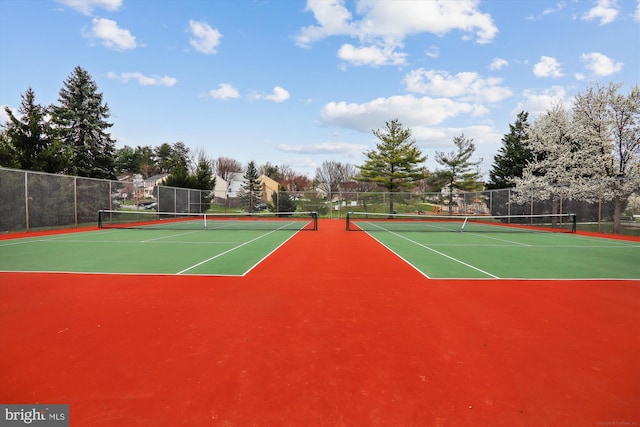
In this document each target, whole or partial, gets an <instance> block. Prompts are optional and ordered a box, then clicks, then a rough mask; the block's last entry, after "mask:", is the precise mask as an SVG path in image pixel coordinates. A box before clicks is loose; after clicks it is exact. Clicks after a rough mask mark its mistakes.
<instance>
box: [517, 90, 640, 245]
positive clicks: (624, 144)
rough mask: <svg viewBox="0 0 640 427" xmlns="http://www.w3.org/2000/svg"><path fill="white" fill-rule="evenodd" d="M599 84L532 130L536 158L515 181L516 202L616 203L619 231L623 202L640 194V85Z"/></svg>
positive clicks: (554, 110)
mask: <svg viewBox="0 0 640 427" xmlns="http://www.w3.org/2000/svg"><path fill="white" fill-rule="evenodd" d="M620 87H621V85H619V84H610V85H609V86H608V87H606V88H605V87H601V86H600V85H596V86H595V87H591V88H589V89H588V90H587V91H586V92H585V93H584V94H582V93H579V94H578V95H577V96H576V97H575V100H574V106H573V108H572V109H571V111H566V110H565V109H564V108H563V107H562V106H560V105H555V106H553V107H552V108H551V110H549V111H547V112H546V113H545V114H543V115H542V116H540V117H539V118H538V119H537V120H536V121H535V123H534V124H533V126H531V128H530V129H529V135H528V136H529V141H528V144H529V147H530V148H531V150H532V151H533V152H534V160H533V161H531V162H529V164H528V165H527V166H526V167H525V170H524V172H523V176H522V178H518V179H516V180H515V183H516V194H517V196H516V198H515V201H516V202H519V203H525V202H528V201H531V200H551V201H552V206H553V211H554V212H557V208H558V201H559V200H560V199H561V198H562V199H571V200H584V201H596V200H598V199H600V200H612V201H613V203H614V218H613V220H614V233H618V232H619V231H620V220H621V212H622V207H623V205H624V203H625V202H626V200H627V199H628V198H629V197H630V196H631V195H632V194H634V193H640V88H638V86H635V87H634V88H633V89H632V90H631V92H630V93H629V94H628V95H627V96H624V95H620V94H618V90H619V89H620Z"/></svg>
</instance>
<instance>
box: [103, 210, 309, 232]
mask: <svg viewBox="0 0 640 427" xmlns="http://www.w3.org/2000/svg"><path fill="white" fill-rule="evenodd" d="M98 227H99V228H140V229H153V230H158V229H167V230H317V229H318V214H317V213H316V212H260V213H229V214H225V213H207V214H202V213H180V212H148V211H137V210H135V211H134V210H131V211H127V210H100V211H98Z"/></svg>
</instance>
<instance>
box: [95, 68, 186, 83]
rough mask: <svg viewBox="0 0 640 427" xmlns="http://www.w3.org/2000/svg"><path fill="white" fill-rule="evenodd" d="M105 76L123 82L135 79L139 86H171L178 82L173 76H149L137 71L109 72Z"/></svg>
mask: <svg viewBox="0 0 640 427" xmlns="http://www.w3.org/2000/svg"><path fill="white" fill-rule="evenodd" d="M107 77H109V78H110V79H117V80H120V81H121V82H123V83H128V82H129V81H130V80H136V81H137V82H138V84H139V85H141V86H173V85H175V84H176V83H177V82H178V80H176V79H175V78H174V77H169V76H162V77H161V76H156V75H155V74H154V75H151V76H145V75H144V74H142V73H140V72H137V71H136V72H125V73H120V74H117V73H113V72H109V73H107Z"/></svg>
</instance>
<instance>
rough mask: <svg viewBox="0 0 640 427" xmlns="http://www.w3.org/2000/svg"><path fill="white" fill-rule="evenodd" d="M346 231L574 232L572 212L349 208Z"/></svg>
mask: <svg viewBox="0 0 640 427" xmlns="http://www.w3.org/2000/svg"><path fill="white" fill-rule="evenodd" d="M346 220H347V231H458V232H463V231H466V232H474V233H475V232H503V233H509V232H565V233H575V232H576V216H575V214H548V215H502V216H488V215H476V216H474V215H419V214H381V213H366V212H349V213H347V215H346Z"/></svg>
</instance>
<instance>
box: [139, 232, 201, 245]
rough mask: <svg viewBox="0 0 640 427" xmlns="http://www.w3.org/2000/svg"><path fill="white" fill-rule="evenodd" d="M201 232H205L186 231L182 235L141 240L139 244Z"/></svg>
mask: <svg viewBox="0 0 640 427" xmlns="http://www.w3.org/2000/svg"><path fill="white" fill-rule="evenodd" d="M203 231H206V230H193V231H187V232H184V233H178V234H170V235H169V236H163V237H156V238H155V239H147V240H141V241H140V243H147V242H155V241H156V240H163V239H171V238H172V237H178V236H186V235H187V234H194V233H201V232H203ZM172 243H174V242H172Z"/></svg>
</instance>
